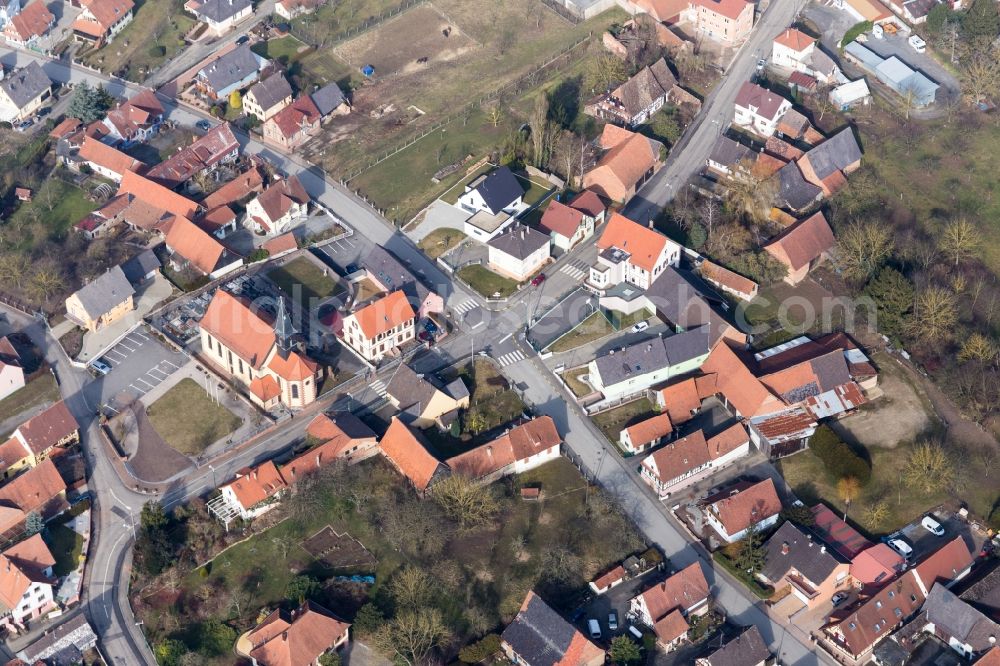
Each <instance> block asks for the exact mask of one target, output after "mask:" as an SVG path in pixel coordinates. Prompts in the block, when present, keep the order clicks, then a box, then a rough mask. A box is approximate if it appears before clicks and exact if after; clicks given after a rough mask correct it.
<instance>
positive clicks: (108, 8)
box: [82, 0, 135, 31]
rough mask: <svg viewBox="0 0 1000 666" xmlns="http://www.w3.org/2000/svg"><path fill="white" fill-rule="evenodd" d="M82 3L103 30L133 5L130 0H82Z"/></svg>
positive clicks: (109, 26)
mask: <svg viewBox="0 0 1000 666" xmlns="http://www.w3.org/2000/svg"><path fill="white" fill-rule="evenodd" d="M82 4H83V6H84V7H85V8H87V10H88V11H90V13H91V14H93V15H94V18H95V19H97V22H98V23H99V24H100V25H101V27H102V28H104V30H105V31H107V30H108V29H109V28H111V26H113V25H114V24H115V23H117V22H118V21H120V20H121V18H122V17H123V16H125V14H127V13H128V12H130V11H132V8H133V7H135V3H134V2H132V0H82Z"/></svg>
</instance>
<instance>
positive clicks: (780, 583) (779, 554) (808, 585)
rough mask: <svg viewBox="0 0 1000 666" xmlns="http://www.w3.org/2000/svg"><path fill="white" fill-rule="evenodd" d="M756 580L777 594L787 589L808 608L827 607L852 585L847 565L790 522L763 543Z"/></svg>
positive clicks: (844, 560) (786, 522) (785, 523)
mask: <svg viewBox="0 0 1000 666" xmlns="http://www.w3.org/2000/svg"><path fill="white" fill-rule="evenodd" d="M757 577H758V578H759V579H760V580H761V581H763V582H764V583H765V584H766V585H770V586H771V587H773V588H774V589H775V592H777V593H780V592H782V591H784V590H786V589H787V590H790V592H791V594H792V595H794V596H795V598H796V599H798V600H799V601H800V602H802V604H804V606H805V607H806V608H809V609H813V608H818V607H819V606H820V605H824V604H829V603H830V599H831V598H832V597H833V595H834V594H836V593H837V592H840V591H843V590H846V589H848V588H849V586H850V582H851V576H850V563H849V562H848V561H847V560H846V559H843V558H840V557H839V556H838V555H837V554H836V552H835V551H833V550H832V549H830V550H827V547H826V546H825V545H823V544H821V543H820V542H819V541H814V540H813V538H812V535H811V534H806V533H805V532H803V531H802V530H801V529H799V528H798V527H796V526H795V525H794V524H793V523H792V522H790V521H785V522H784V523H783V524H782V525H781V527H779V528H778V530H777V531H776V532H775V533H774V534H773V535H771V538H770V539H768V540H767V542H766V543H765V544H764V566H763V567H761V570H760V571H759V572H757Z"/></svg>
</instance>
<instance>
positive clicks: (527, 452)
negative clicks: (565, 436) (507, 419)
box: [445, 416, 562, 483]
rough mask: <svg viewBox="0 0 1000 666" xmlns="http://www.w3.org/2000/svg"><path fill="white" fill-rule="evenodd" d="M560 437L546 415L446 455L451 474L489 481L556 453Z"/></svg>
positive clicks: (548, 459)
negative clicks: (471, 447) (454, 453)
mask: <svg viewBox="0 0 1000 666" xmlns="http://www.w3.org/2000/svg"><path fill="white" fill-rule="evenodd" d="M561 444H562V437H560V436H559V431H558V430H557V429H556V424H555V422H554V421H553V420H552V417H550V416H539V417H536V418H533V419H531V420H526V421H522V422H520V423H518V424H517V425H515V426H514V427H512V428H510V429H508V430H507V431H506V432H504V433H503V434H502V435H500V436H499V437H497V438H496V439H494V440H492V441H490V442H487V443H486V444H483V445H481V446H478V447H476V448H474V449H472V450H470V451H466V452H465V453H462V454H459V455H457V456H455V457H453V458H449V459H448V460H447V461H446V462H445V464H446V465H447V466H448V467H449V468H450V469H451V471H452V473H453V474H461V475H464V476H467V477H469V478H472V479H476V480H477V481H481V482H483V483H492V482H493V481H496V480H497V479H499V478H501V477H504V476H507V475H509V474H524V473H525V472H527V471H530V470H533V469H535V468H536V467H539V466H541V465H544V464H545V463H547V462H551V461H553V460H555V459H556V458H558V457H559V446H560V445H561Z"/></svg>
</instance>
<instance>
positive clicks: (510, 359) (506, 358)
mask: <svg viewBox="0 0 1000 666" xmlns="http://www.w3.org/2000/svg"><path fill="white" fill-rule="evenodd" d="M523 360H524V352H522V351H521V350H520V349H518V350H515V351H512V352H510V353H509V354H504V355H503V356H501V357H500V358H498V359H497V361H499V362H500V365H501V366H505V365H513V364H514V363H517V362H518V361H523Z"/></svg>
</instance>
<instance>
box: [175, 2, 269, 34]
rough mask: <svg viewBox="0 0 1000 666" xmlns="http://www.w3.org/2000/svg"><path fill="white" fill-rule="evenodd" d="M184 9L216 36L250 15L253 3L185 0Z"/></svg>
mask: <svg viewBox="0 0 1000 666" xmlns="http://www.w3.org/2000/svg"><path fill="white" fill-rule="evenodd" d="M184 10H185V11H187V12H188V13H190V14H192V15H194V17H195V18H196V19H198V20H199V21H201V22H202V23H204V24H205V25H207V26H208V32H209V34H211V35H215V36H217V37H218V36H220V35H224V34H225V33H227V32H229V31H230V30H232V29H233V27H234V26H236V24H237V23H239V22H240V21H242V20H243V19H245V18H247V17H248V16H251V15H252V14H253V3H252V2H251V0H187V2H186V3H184Z"/></svg>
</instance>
